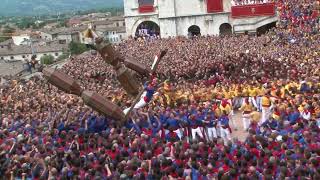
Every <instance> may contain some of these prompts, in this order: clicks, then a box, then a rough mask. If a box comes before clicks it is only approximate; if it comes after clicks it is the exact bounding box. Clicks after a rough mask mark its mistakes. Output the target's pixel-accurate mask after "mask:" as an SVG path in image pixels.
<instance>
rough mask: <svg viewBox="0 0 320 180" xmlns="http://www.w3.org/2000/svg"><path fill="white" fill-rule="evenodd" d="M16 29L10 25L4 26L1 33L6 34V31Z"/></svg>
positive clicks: (11, 31)
mask: <svg viewBox="0 0 320 180" xmlns="http://www.w3.org/2000/svg"><path fill="white" fill-rule="evenodd" d="M15 31H16V30H15V29H14V28H12V27H10V26H5V27H4V29H3V31H2V33H3V34H8V33H14V32H15Z"/></svg>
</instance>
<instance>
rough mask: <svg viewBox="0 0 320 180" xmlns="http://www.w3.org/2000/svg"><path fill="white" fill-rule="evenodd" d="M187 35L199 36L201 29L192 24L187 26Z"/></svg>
mask: <svg viewBox="0 0 320 180" xmlns="http://www.w3.org/2000/svg"><path fill="white" fill-rule="evenodd" d="M188 36H191V37H192V36H201V29H200V27H199V26H197V25H192V26H190V27H189V28H188Z"/></svg>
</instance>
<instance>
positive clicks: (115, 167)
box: [0, 1, 320, 180]
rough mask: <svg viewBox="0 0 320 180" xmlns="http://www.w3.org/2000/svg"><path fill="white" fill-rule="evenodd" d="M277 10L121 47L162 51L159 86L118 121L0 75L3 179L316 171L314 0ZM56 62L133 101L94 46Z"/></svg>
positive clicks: (318, 104) (110, 94) (109, 95)
mask: <svg viewBox="0 0 320 180" xmlns="http://www.w3.org/2000/svg"><path fill="white" fill-rule="evenodd" d="M279 9H280V12H281V14H280V15H281V21H280V22H279V23H278V25H277V27H276V28H274V29H272V30H271V31H270V32H268V33H267V34H265V35H262V36H260V37H257V36H248V35H238V36H225V37H221V36H220V37H217V36H202V37H195V38H192V39H188V38H185V37H177V38H169V39H153V40H142V39H138V40H134V39H129V40H127V41H125V42H123V43H121V44H119V45H117V46H116V49H117V50H118V51H119V52H120V54H121V56H123V57H124V58H133V59H137V60H139V61H140V62H142V63H144V64H147V65H150V66H151V63H152V60H153V58H154V55H155V54H157V53H158V52H159V51H160V50H162V49H168V50H169V51H168V53H167V55H166V56H165V57H164V59H163V61H161V63H160V65H159V69H158V71H157V78H158V81H159V82H162V81H165V83H164V85H163V86H161V87H160V88H159V89H158V90H157V92H158V93H157V94H156V95H155V96H154V98H153V100H152V101H151V102H150V103H149V105H147V106H146V107H144V108H142V109H139V110H137V111H136V112H135V113H134V115H132V117H131V118H130V120H129V121H128V122H126V123H125V125H124V126H118V125H116V123H114V120H113V119H110V118H108V117H104V116H102V115H101V114H99V113H97V112H95V111H93V110H92V109H91V108H89V107H87V106H85V105H84V103H83V101H82V100H81V99H80V98H79V97H77V96H74V95H69V94H66V93H63V92H62V91H59V90H58V89H57V88H56V87H54V86H52V85H50V84H49V83H47V82H46V80H45V79H44V78H43V77H41V76H35V77H33V78H31V79H29V80H15V79H11V80H9V79H7V80H5V79H4V78H1V82H0V83H1V84H0V90H1V91H0V98H1V99H0V113H1V116H0V175H1V177H3V178H4V179H10V178H11V179H50V180H54V179H88V180H91V179H150V180H151V179H224V180H225V179H320V166H319V165H320V164H319V163H320V144H319V142H320V136H319V128H320V66H319V60H320V59H319V58H320V56H319V55H320V47H319V41H320V39H319V38H320V37H319V19H316V18H309V17H312V16H314V17H316V16H315V15H312V14H313V13H315V11H313V10H315V9H316V3H314V2H313V1H303V2H300V1H279ZM297 11H300V12H299V13H297ZM311 12H312V13H311ZM304 16H308V18H304ZM295 19H298V21H299V22H298V23H296V22H295ZM62 71H64V72H65V73H67V74H68V75H71V76H72V77H73V78H75V79H77V80H78V82H79V83H80V84H81V86H82V87H83V88H84V89H87V90H91V91H95V92H98V93H99V94H101V95H102V96H104V97H105V98H106V99H108V100H111V101H113V102H114V103H116V104H117V105H119V106H120V107H122V108H123V109H124V108H126V107H128V106H130V105H131V103H132V97H130V96H128V95H126V93H125V91H124V90H123V89H122V88H121V86H120V84H119V83H118V81H117V80H116V75H115V72H114V71H113V69H112V67H110V66H109V65H107V64H105V63H104V61H103V60H102V58H101V57H100V56H99V55H92V54H90V53H85V54H83V55H80V56H76V57H72V58H71V59H70V60H69V61H68V63H67V64H66V65H64V66H63V67H62ZM138 78H139V79H140V80H141V81H145V79H146V78H145V77H138ZM236 111H240V112H241V114H242V117H241V119H242V122H243V123H240V124H239V121H237V120H236V119H235V118H236V116H235V115H234V114H235V112H236ZM231 127H232V128H231ZM236 128H238V131H247V132H248V137H246V138H245V141H240V140H238V139H237V138H231V137H232V133H233V132H232V131H234V130H236Z"/></svg>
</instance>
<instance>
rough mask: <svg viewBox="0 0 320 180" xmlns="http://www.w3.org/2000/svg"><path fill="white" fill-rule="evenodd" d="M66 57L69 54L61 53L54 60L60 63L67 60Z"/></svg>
mask: <svg viewBox="0 0 320 180" xmlns="http://www.w3.org/2000/svg"><path fill="white" fill-rule="evenodd" d="M68 57H69V53H63V54H61V55H60V56H59V57H57V59H56V60H57V61H61V60H64V59H67V58H68Z"/></svg>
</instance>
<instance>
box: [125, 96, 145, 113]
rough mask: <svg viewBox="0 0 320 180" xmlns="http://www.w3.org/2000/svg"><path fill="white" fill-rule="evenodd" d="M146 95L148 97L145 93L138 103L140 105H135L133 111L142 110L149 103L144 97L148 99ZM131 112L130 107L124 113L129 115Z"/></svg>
mask: <svg viewBox="0 0 320 180" xmlns="http://www.w3.org/2000/svg"><path fill="white" fill-rule="evenodd" d="M146 95H147V91H145V92H144V93H143V94H142V95H141V98H140V100H139V101H138V103H137V104H136V105H134V107H133V109H139V108H142V107H144V106H145V105H146V104H147V102H146V101H145V100H144V97H146ZM129 110H130V107H129V108H127V109H125V110H124V111H123V113H124V114H127V113H128V112H129Z"/></svg>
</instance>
